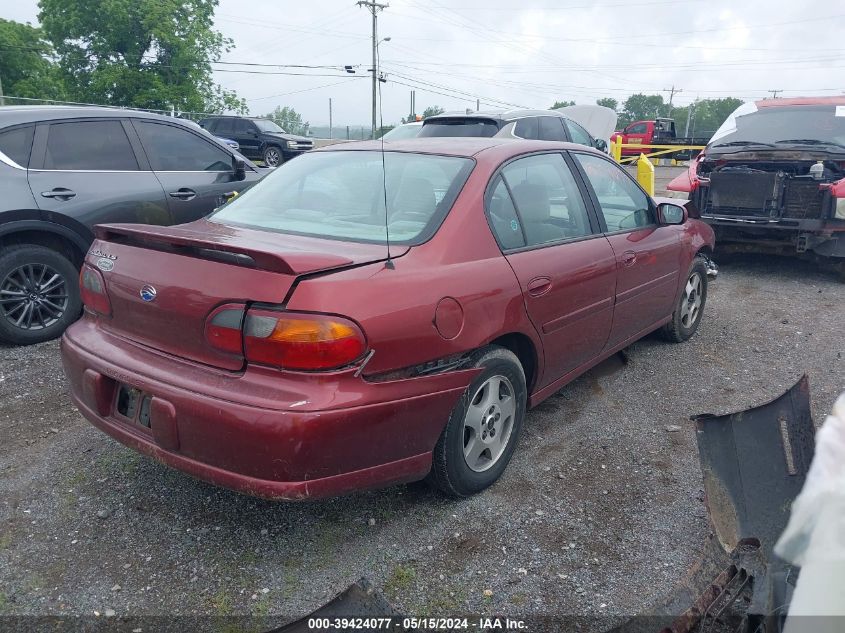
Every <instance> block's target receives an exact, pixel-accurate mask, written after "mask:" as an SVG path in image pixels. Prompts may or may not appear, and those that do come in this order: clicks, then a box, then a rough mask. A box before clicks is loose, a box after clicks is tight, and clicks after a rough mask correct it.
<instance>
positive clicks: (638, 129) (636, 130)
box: [628, 123, 648, 134]
mask: <svg viewBox="0 0 845 633" xmlns="http://www.w3.org/2000/svg"><path fill="white" fill-rule="evenodd" d="M647 131H648V126H647V125H646V124H645V123H637V124H636V125H632V126H631V127H629V128H628V134H645V133H646V132H647Z"/></svg>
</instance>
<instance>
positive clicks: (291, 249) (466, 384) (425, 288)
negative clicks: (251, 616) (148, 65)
mask: <svg viewBox="0 0 845 633" xmlns="http://www.w3.org/2000/svg"><path fill="white" fill-rule="evenodd" d="M381 146H382V144H381V143H380V142H379V141H369V142H365V143H348V144H340V145H333V146H331V147H329V148H324V149H320V150H316V151H314V152H311V153H309V154H307V155H305V156H302V157H301V158H298V159H297V160H295V161H292V162H290V163H288V164H286V165H283V166H282V167H280V168H279V169H277V170H275V171H274V172H273V173H272V174H270V175H269V176H267V178H265V179H264V180H262V181H261V182H260V183H258V184H257V185H256V186H255V187H253V188H251V189H250V190H249V191H247V192H246V193H245V194H244V195H242V196H239V197H238V198H235V199H234V200H233V201H231V202H230V203H228V204H227V205H226V206H224V207H222V208H221V209H219V210H218V211H217V212H216V213H214V214H213V215H211V216H210V217H208V218H205V219H202V220H198V221H196V222H194V223H192V224H189V225H186V226H181V227H174V228H163V227H162V228H160V227H151V226H138V225H133V224H111V225H104V226H100V227H98V240H97V241H96V242H95V244H94V247H93V248H92V250H91V251H90V253H89V254H88V257H87V259H86V263H85V266H84V268H83V271H82V275H81V284H82V293H83V299H84V303H85V314H84V316H83V318H82V319H81V320H80V321H78V322H77V323H75V324H74V325H73V326H71V327H70V328H69V329H68V330H67V332H66V333H65V335H64V338H63V339H62V357H63V361H64V366H65V371H66V373H67V376H68V379H69V383H70V389H71V393H72V397H73V401H74V403H75V404H76V405H77V406H78V407H79V410H80V411H81V412H82V413H83V415H84V416H85V417H86V418H88V419H89V420H90V421H91V422H92V423H93V424H94V425H95V426H97V427H98V428H100V429H101V430H103V431H105V432H106V433H108V434H109V435H111V436H112V437H114V438H116V439H117V440H119V441H121V442H123V443H124V444H126V445H128V446H130V447H132V448H134V449H135V450H138V451H140V452H142V453H145V454H147V455H150V456H152V457H155V458H156V459H159V460H161V461H162V462H164V463H166V464H169V465H171V466H173V467H175V468H178V469H181V470H183V471H185V472H188V473H190V474H192V475H194V476H196V477H199V478H201V479H205V480H207V481H210V482H212V483H215V484H218V485H221V486H226V487H229V488H233V489H236V490H240V491H243V492H246V493H249V494H253V495H260V496H265V497H271V498H281V499H302V498H305V497H319V496H326V495H335V494H340V493H344V492H348V491H351V490H357V489H361V488H370V487H376V486H383V485H387V484H391V483H398V482H407V481H413V480H417V479H422V478H424V477H429V478H430V480H431V481H433V482H434V483H435V484H436V485H437V486H438V487H439V488H440V489H441V490H443V491H444V492H446V493H447V494H450V495H455V496H464V495H470V494H473V493H476V492H478V491H480V490H483V489H484V488H486V487H487V486H489V485H490V484H492V483H493V482H494V481H495V480H496V479H497V478H498V477H499V476H500V475H501V474H502V472H503V471H504V469H505V467H506V465H507V463H508V461H509V460H510V457H511V454H512V453H513V451H514V448H515V446H516V443H517V438H518V437H519V434H520V430H521V427H522V424H523V420H524V418H525V411H526V408H527V407H531V406H534V405H537V404H538V403H540V402H542V401H543V400H544V399H545V398H547V397H548V396H550V395H551V394H553V393H555V392H556V391H557V390H559V389H560V388H561V387H563V386H564V385H566V384H567V383H568V382H570V381H571V380H573V379H574V378H575V377H576V376H578V375H580V374H582V373H583V372H585V371H587V370H588V369H589V368H591V367H593V366H594V365H596V364H597V363H598V362H600V361H601V360H603V359H604V358H607V357H608V356H610V355H612V354H614V353H616V352H617V351H619V350H621V349H623V348H625V347H626V346H628V345H630V344H631V343H633V342H634V341H636V340H637V339H639V338H641V337H642V336H645V335H646V334H648V333H650V332H652V331H654V330H658V329H662V330H663V332H664V334H665V335H666V336H667V337H668V338H669V339H670V340H672V341H678V342H680V341H684V340H686V339H688V338H689V337H691V336H692V335H693V334H694V333H695V332H696V330H697V329H698V327H699V325H700V323H701V319H702V314H703V310H704V307H705V302H706V300H707V276H708V264H707V262H708V260H707V254H708V253H709V252H710V251H711V250H712V248H713V231H712V230H711V229H710V227H708V226H707V225H706V224H704V223H702V222H700V221H698V220H695V219H690V218H688V217H687V214H686V211H685V209H684V208H683V207H682V206H678V205H677V203H676V202H672V201H669V202H659V201H655V200H652V199H651V198H649V196H648V195H646V194H645V192H644V191H643V190H642V189H641V188H640V187H639V185H638V184H637V183H636V181H635V180H633V179H632V178H631V177H630V176H629V175H628V173H627V172H626V171H625V170H624V169H623V168H622V167H620V166H619V165H617V164H616V163H614V162H613V161H612V160H611V159H610V158H609V157H607V156H605V155H604V154H602V153H600V152H598V151H596V150H593V149H589V148H586V147H584V146H581V145H575V144H568V143H558V144H550V143H547V142H537V141H510V140H506V139H466V138H464V139H457V138H449V139H412V140H408V141H397V142H396V143H392V144H391V149H390V151H386V152H384V153H382V152H380V151H378V150H379V148H380V147H381ZM383 166H384V167H386V170H383ZM385 206H387V208H388V209H389V212H386V211H385ZM186 297H190V300H186Z"/></svg>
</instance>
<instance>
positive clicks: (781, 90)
mask: <svg viewBox="0 0 845 633" xmlns="http://www.w3.org/2000/svg"><path fill="white" fill-rule="evenodd" d="M766 92H770V93H771V94H772V99H777V98H778V93H779V92H783V89H780V90H766Z"/></svg>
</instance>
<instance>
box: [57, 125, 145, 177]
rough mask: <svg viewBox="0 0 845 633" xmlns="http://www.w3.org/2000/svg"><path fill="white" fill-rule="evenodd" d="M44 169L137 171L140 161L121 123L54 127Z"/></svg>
mask: <svg viewBox="0 0 845 633" xmlns="http://www.w3.org/2000/svg"><path fill="white" fill-rule="evenodd" d="M44 169H53V170H76V169H84V170H88V171H137V170H138V161H137V160H136V159H135V152H134V151H133V150H132V146H131V145H130V144H129V139H128V138H127V136H126V132H125V131H124V130H123V125H122V124H121V122H120V121H117V120H114V121H73V122H70V123H52V124H51V125H50V130H49V132H48V134H47V153H46V155H45V156H44Z"/></svg>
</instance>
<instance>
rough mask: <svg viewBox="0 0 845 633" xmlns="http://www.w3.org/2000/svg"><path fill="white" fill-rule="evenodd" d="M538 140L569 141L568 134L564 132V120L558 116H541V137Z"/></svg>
mask: <svg viewBox="0 0 845 633" xmlns="http://www.w3.org/2000/svg"><path fill="white" fill-rule="evenodd" d="M538 138H539V139H540V140H541V141H565V140H567V139H566V134H565V133H564V131H563V119H561V118H560V117H557V116H541V117H540V135H539V136H538Z"/></svg>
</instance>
